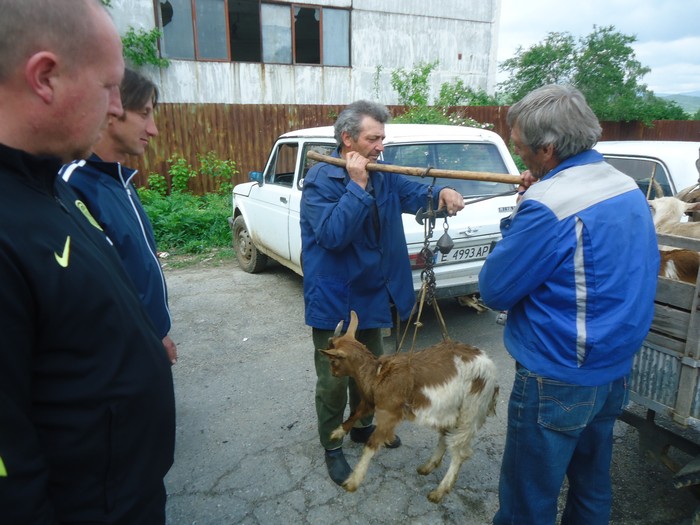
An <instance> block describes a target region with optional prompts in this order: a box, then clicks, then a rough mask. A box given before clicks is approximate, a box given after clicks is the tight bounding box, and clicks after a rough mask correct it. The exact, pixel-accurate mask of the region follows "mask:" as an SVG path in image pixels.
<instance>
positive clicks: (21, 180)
mask: <svg viewBox="0 0 700 525" xmlns="http://www.w3.org/2000/svg"><path fill="white" fill-rule="evenodd" d="M59 168H60V162H59V161H58V159H52V158H51V159H49V158H37V157H34V156H32V155H28V154H26V153H23V152H20V151H17V150H14V149H11V148H8V147H5V146H2V145H0V224H1V226H0V334H1V339H0V522H2V523H4V524H14V523H22V524H30V523H31V524H34V523H36V524H39V523H41V524H44V523H56V522H60V523H74V522H81V523H83V522H85V523H119V524H127V523H128V524H129V525H134V524H141V523H143V524H146V523H148V524H149V525H150V524H154V523H162V522H163V520H164V517H163V511H164V498H165V493H164V490H163V477H164V475H165V474H166V472H167V471H168V469H169V468H170V466H171V464H172V461H173V448H174V434H175V406H174V396H173V383H172V374H171V370H170V363H169V361H168V359H167V356H166V353H165V350H164V348H163V345H162V343H161V341H160V338H159V337H158V335H156V333H155V330H154V327H153V325H152V324H151V322H150V320H149V319H148V316H147V315H146V313H145V310H144V309H143V306H142V304H141V301H140V300H139V298H138V297H137V295H136V292H135V290H134V288H133V285H132V283H131V281H130V278H129V276H128V275H127V274H126V273H125V271H124V269H123V267H122V263H121V261H120V260H119V257H118V255H117V253H116V251H115V250H114V248H113V247H112V246H111V245H110V244H109V242H108V240H107V239H106V237H105V234H104V233H103V232H102V231H101V230H100V229H98V228H97V227H96V226H95V225H93V224H91V221H89V220H88V218H87V215H89V214H88V213H87V211H86V210H85V209H84V207H83V206H80V204H77V203H76V201H77V197H76V194H75V193H74V192H73V191H72V190H71V189H70V188H69V187H68V186H67V185H66V184H65V183H63V181H61V180H60V179H58V178H57V177H56V173H57V172H58V169H59Z"/></svg>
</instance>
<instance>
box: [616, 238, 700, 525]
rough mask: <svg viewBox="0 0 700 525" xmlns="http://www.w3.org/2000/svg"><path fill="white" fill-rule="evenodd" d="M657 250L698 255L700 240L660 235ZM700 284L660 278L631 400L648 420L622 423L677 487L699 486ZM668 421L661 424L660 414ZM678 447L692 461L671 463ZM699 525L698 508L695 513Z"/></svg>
mask: <svg viewBox="0 0 700 525" xmlns="http://www.w3.org/2000/svg"><path fill="white" fill-rule="evenodd" d="M658 239H659V245H663V246H667V247H669V248H686V249H690V250H694V251H700V240H698V239H691V238H687V237H678V236H675V235H661V234H659V235H658ZM699 342H700V279H699V280H697V281H696V283H695V284H694V285H693V284H688V283H684V282H680V281H674V280H670V279H666V278H663V277H659V279H658V286H657V290H656V297H655V300H654V319H653V321H652V325H651V329H650V330H649V334H648V335H647V337H646V339H645V340H644V342H643V344H642V348H641V349H640V351H639V352H638V354H637V355H636V356H635V360H634V365H633V367H632V373H631V375H630V401H632V402H634V403H636V404H637V405H641V407H644V408H646V417H644V416H640V415H639V414H638V411H634V410H632V409H633V408H634V406H632V407H628V409H626V410H625V411H624V412H623V414H622V416H621V417H620V419H621V420H622V421H624V422H626V423H628V424H630V425H632V426H634V427H636V428H637V430H638V431H639V437H640V439H639V444H640V448H641V449H642V451H643V452H645V453H646V455H647V456H648V457H651V458H652V459H655V460H657V461H659V462H661V463H663V464H664V465H666V466H667V467H669V468H670V469H671V470H672V471H674V472H675V473H676V474H675V476H674V485H675V486H676V487H677V488H680V487H687V486H691V485H698V484H700V437H699V435H700V434H698V429H699V428H700V385H699V378H700V344H699ZM660 414H662V415H664V416H666V418H665V422H664V424H663V425H659V424H657V422H656V421H655V417H656V416H657V415H660ZM671 447H674V448H677V449H678V450H681V451H682V452H684V453H686V454H688V455H690V456H691V457H692V458H693V459H692V460H691V461H690V462H688V463H687V464H685V465H682V464H679V463H678V462H676V461H675V460H673V459H671V456H670V455H669V449H670V448H671ZM696 514H697V517H698V520H699V521H698V523H700V509H699V510H698V511H697V512H696Z"/></svg>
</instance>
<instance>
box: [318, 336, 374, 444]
mask: <svg viewBox="0 0 700 525" xmlns="http://www.w3.org/2000/svg"><path fill="white" fill-rule="evenodd" d="M312 336H313V341H314V364H315V365H316V416H317V418H318V437H319V439H320V440H321V445H323V448H325V449H326V450H333V449H336V448H339V447H340V446H342V444H343V440H342V439H335V440H332V439H331V432H333V431H334V430H335V429H336V428H338V427H339V426H340V424H341V423H342V422H343V421H344V419H345V418H344V417H343V416H344V414H345V407H346V406H347V403H348V397H349V398H350V411H352V410H354V409H355V407H357V405H358V404H359V403H360V394H359V392H358V390H357V386H356V385H355V381H353V379H352V378H349V377H333V375H332V374H331V367H330V362H329V360H328V358H327V357H326V356H325V355H323V354H322V353H321V351H320V350H325V349H326V348H328V339H330V338H331V337H333V330H318V329H316V328H313V329H312ZM355 337H356V338H357V340H358V341H360V342H361V343H363V344H364V345H365V346H366V347H367V348H368V349H369V351H370V352H372V353H373V354H374V355H376V356H380V355H382V354H383V353H384V341H383V339H382V329H381V328H371V329H369V330H358V331H357V333H356V334H355ZM373 417H374V415H373V414H370V415H368V416H366V417H364V418H362V419H360V422H359V424H358V425H357V426H358V427H366V426H369V425H371V424H372V418H373Z"/></svg>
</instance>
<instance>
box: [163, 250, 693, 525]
mask: <svg viewBox="0 0 700 525" xmlns="http://www.w3.org/2000/svg"><path fill="white" fill-rule="evenodd" d="M166 278H167V281H168V286H169V292H170V304H171V310H172V314H173V320H174V326H173V331H172V334H171V335H172V337H173V339H174V340H175V341H176V343H177V345H178V348H179V361H178V363H177V364H176V365H175V367H174V368H173V373H174V377H175V389H176V401H177V418H178V424H177V445H176V453H175V454H176V457H175V464H174V466H173V468H172V469H171V471H170V473H169V474H168V476H167V478H166V486H167V490H168V494H169V499H168V509H167V515H168V524H169V525H195V524H196V525H229V524H231V525H232V524H239V523H242V524H260V525H267V524H271V525H276V524H312V525H316V524H331V523H333V524H334V525H336V524H339V525H342V524H367V523H370V524H394V523H397V524H398V523H402V524H425V525H428V524H441V523H444V524H452V523H455V524H456V523H459V524H463V525H486V524H488V523H490V520H491V518H492V516H493V515H494V513H495V512H496V510H497V507H498V491H497V489H498V475H499V466H500V459H501V455H502V452H503V444H504V437H505V427H506V407H507V400H508V396H509V394H510V389H511V383H512V379H513V361H512V359H511V358H510V356H509V355H508V353H507V352H506V351H505V349H504V347H503V344H502V327H501V326H500V325H497V324H496V323H495V318H496V314H495V313H494V312H485V313H482V314H477V313H476V312H475V311H473V310H471V309H468V308H465V307H460V306H459V305H457V304H456V302H453V301H441V303H440V305H441V309H442V311H443V314H444V316H445V320H446V323H447V327H448V330H449V333H450V336H451V337H452V338H453V339H457V340H460V341H464V342H466V343H470V344H473V345H475V346H478V347H479V348H481V349H482V350H484V351H485V352H487V353H488V354H489V355H490V356H491V357H492V359H493V360H494V361H495V363H496V365H497V367H498V369H499V373H500V385H501V395H500V398H499V403H498V409H497V415H496V416H495V417H491V418H489V420H488V421H487V423H486V424H485V426H484V427H483V428H482V429H481V431H480V433H479V435H478V438H477V442H476V443H475V446H474V450H475V453H474V456H473V457H472V458H471V459H469V460H468V461H467V462H465V464H464V465H463V466H462V470H461V472H460V475H459V477H458V479H457V483H456V485H455V489H454V490H453V492H452V493H450V494H448V495H447V496H446V497H445V499H444V500H443V501H442V502H441V503H440V504H438V505H435V504H433V503H430V502H429V501H428V500H427V498H426V496H427V494H428V492H429V491H430V490H432V489H433V488H434V487H435V486H436V485H437V483H438V482H439V481H440V479H441V478H442V476H443V475H444V472H445V468H446V466H445V462H444V463H443V465H442V466H441V467H440V468H438V469H437V470H436V471H435V472H433V473H432V474H430V475H428V476H425V477H423V476H420V475H418V474H417V473H416V470H415V469H416V467H418V465H419V464H420V463H421V462H422V461H424V460H425V459H426V457H427V456H428V455H429V454H430V452H431V451H432V448H433V447H434V445H435V443H436V438H437V435H436V434H435V432H434V431H432V430H430V429H426V428H422V427H417V426H415V425H412V424H410V423H406V422H404V423H402V424H401V426H400V427H399V429H398V432H397V433H398V434H399V435H400V436H401V438H402V441H403V446H402V447H400V448H399V449H396V450H382V451H381V452H380V453H379V454H378V455H377V456H375V458H374V460H373V462H372V464H371V465H370V468H369V471H368V474H367V478H366V480H365V482H364V484H363V485H362V486H360V488H359V489H358V491H357V492H355V493H353V494H350V493H346V492H345V491H344V490H342V489H341V488H339V487H338V486H336V485H335V484H334V483H333V482H332V481H331V480H330V478H329V477H328V475H327V472H326V467H325V463H324V459H323V451H322V449H321V446H320V444H319V443H318V438H317V435H316V426H315V412H314V408H313V396H314V381H315V374H314V370H313V358H312V354H311V352H312V344H311V333H310V329H309V328H308V327H307V326H305V325H304V315H303V314H304V311H303V298H302V280H301V278H300V277H299V276H297V275H296V274H294V273H292V272H291V271H289V270H287V269H285V268H282V267H280V266H277V265H274V264H270V265H269V266H268V268H267V270H266V271H265V272H263V273H261V274H256V275H250V274H246V273H244V272H243V271H241V270H240V269H239V268H238V266H237V264H236V263H235V260H232V261H229V262H226V263H224V264H223V265H222V266H217V267H205V266H198V267H192V268H188V269H180V270H168V269H166ZM424 321H425V326H424V327H423V328H422V329H421V332H420V334H419V339H418V345H417V347H420V346H427V345H429V344H432V343H435V342H437V341H439V339H440V333H439V329H438V325H437V323H436V322H435V320H434V318H433V317H432V313H431V312H430V311H428V312H427V314H426V315H425V317H424ZM392 343H393V341H392V340H391V339H387V340H386V347H387V351H392V350H393V347H392ZM407 346H410V345H407ZM345 452H346V456H347V457H348V461H349V462H350V465H351V466H352V465H354V464H355V463H356V462H357V460H358V458H359V455H360V452H361V448H360V446H359V445H356V444H354V443H352V442H350V441H349V440H346V446H345ZM612 479H613V484H614V503H613V513H612V519H611V524H613V525H680V524H683V525H685V524H687V523H689V518H690V516H692V513H693V512H694V510H695V508H696V507H697V505H698V500H696V499H695V497H694V496H693V495H692V494H691V493H690V492H688V491H687V490H677V489H675V488H674V487H673V485H672V483H671V473H670V472H669V471H667V470H666V469H665V468H664V467H661V466H660V465H658V464H653V463H649V462H647V461H645V460H644V459H642V458H641V457H640V455H639V453H638V436H637V431H636V429H634V428H632V427H629V426H627V425H626V424H625V423H622V422H618V424H617V427H616V430H615V450H614V458H613V466H612Z"/></svg>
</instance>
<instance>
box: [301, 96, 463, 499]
mask: <svg viewBox="0 0 700 525" xmlns="http://www.w3.org/2000/svg"><path fill="white" fill-rule="evenodd" d="M389 118H390V114H389V111H388V110H387V109H386V107H384V106H383V105H381V104H377V103H375V102H369V101H365V100H358V101H356V102H353V103H352V104H350V105H349V106H348V107H347V108H345V109H344V110H343V111H342V112H341V113H340V115H339V116H338V119H337V121H336V123H335V139H336V141H337V142H338V150H337V151H336V152H335V156H337V157H342V158H343V159H345V161H346V168H345V169H344V168H340V167H337V166H333V165H331V164H326V163H324V162H321V163H318V164H316V165H315V166H313V167H312V168H311V169H310V170H309V173H308V174H307V175H306V177H305V178H304V189H303V192H302V197H301V210H300V224H301V243H302V260H303V269H304V305H305V308H306V311H305V317H306V324H307V325H309V326H311V327H312V337H313V342H314V349H315V350H314V363H315V367H316V378H317V379H316V415H317V417H318V432H319V438H320V441H321V444H322V445H323V447H324V448H325V460H326V466H327V468H328V473H329V475H330V477H331V479H332V480H333V481H334V482H335V483H337V484H338V485H342V483H343V482H344V481H345V480H346V479H347V477H348V476H349V475H350V472H351V470H350V467H349V465H348V463H347V461H346V460H345V456H344V454H343V449H342V448H341V446H342V443H343V441H342V439H331V432H332V431H333V430H335V429H336V428H337V427H338V426H339V425H340V423H342V421H343V413H344V411H345V407H346V405H347V404H348V397H349V398H350V409H351V410H354V409H355V407H357V405H358V404H359V401H360V397H359V392H358V390H357V387H356V386H355V384H354V382H353V381H352V380H348V378H346V377H342V378H338V377H333V375H332V374H331V370H330V364H329V362H328V358H327V357H326V356H324V355H323V354H321V352H320V350H323V349H326V348H327V347H328V338H329V337H331V336H332V335H333V331H334V328H335V327H336V325H337V324H338V322H339V321H341V320H344V321H345V326H348V323H349V318H350V311H351V310H355V311H356V312H357V316H358V319H359V330H358V331H357V339H358V340H359V341H361V342H362V343H363V344H364V345H365V346H367V348H368V349H369V350H370V351H371V352H372V353H373V354H374V355H377V356H379V355H382V354H383V353H384V351H383V340H382V333H381V330H382V328H384V327H390V326H392V318H391V305H392V304H394V306H395V307H396V310H397V312H398V313H399V316H400V317H401V319H406V318H407V317H408V316H409V314H410V312H411V308H412V307H413V305H414V303H415V295H414V292H413V279H412V278H411V268H410V263H409V259H408V249H407V247H406V237H405V235H404V231H403V222H402V220H401V213H402V212H404V213H416V212H417V211H418V209H419V208H420V207H422V206H425V203H426V198H427V196H428V185H427V184H423V183H421V182H417V181H414V180H410V179H408V178H407V177H404V176H402V175H397V174H395V173H384V172H375V171H367V169H366V167H367V164H368V163H369V162H376V161H377V158H378V157H379V155H380V154H381V152H382V151H383V149H384V146H383V141H384V138H385V135H384V123H385V122H387V121H388V120H389ZM433 195H434V197H433V198H434V206H435V207H436V208H445V209H446V210H447V212H448V213H449V214H451V215H454V214H455V213H457V212H458V211H459V210H461V209H462V208H464V197H462V195H461V194H460V193H459V192H457V191H455V190H453V189H451V188H442V187H436V188H434V193H433ZM348 394H349V395H348ZM371 422H372V416H371V415H370V416H368V417H366V418H364V419H363V420H360V425H361V426H360V428H353V429H352V430H351V431H350V439H352V440H353V441H355V442H359V443H365V442H366V441H367V440H368V439H369V436H370V435H371V434H372V432H373V431H374V428H375V427H374V425H370V423H371ZM400 443H401V441H400V440H399V438H398V437H397V438H396V439H395V440H394V441H393V442H391V443H388V444H387V445H386V446H387V447H389V448H396V447H398V446H399V445H400Z"/></svg>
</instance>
